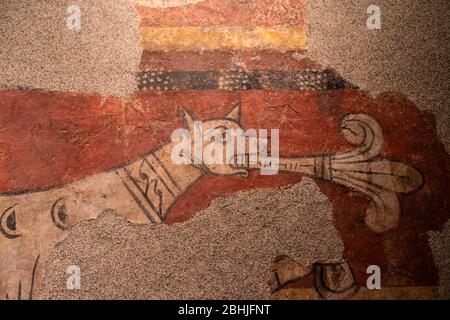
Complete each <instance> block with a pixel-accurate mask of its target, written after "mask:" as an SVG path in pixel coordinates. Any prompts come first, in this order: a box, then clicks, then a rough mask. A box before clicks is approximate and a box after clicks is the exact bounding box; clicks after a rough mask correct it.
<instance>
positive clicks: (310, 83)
mask: <svg viewBox="0 0 450 320" xmlns="http://www.w3.org/2000/svg"><path fill="white" fill-rule="evenodd" d="M137 81H138V88H139V90H141V91H145V90H262V89H282V90H314V91H315V90H335V89H357V87H356V86H354V85H353V84H351V83H349V82H347V81H346V80H344V79H343V78H342V77H341V76H340V75H339V74H338V73H336V72H335V71H334V70H332V69H325V70H316V69H304V70H296V71H258V70H255V71H247V70H244V69H240V68H235V69H229V70H224V71H162V70H146V71H142V72H140V73H139V74H138V76H137Z"/></svg>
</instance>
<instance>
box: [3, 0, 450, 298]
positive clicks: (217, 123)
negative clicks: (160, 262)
mask: <svg viewBox="0 0 450 320" xmlns="http://www.w3.org/2000/svg"><path fill="white" fill-rule="evenodd" d="M136 10H137V12H138V13H139V15H140V25H139V35H140V41H141V42H140V45H141V47H142V50H143V52H142V58H141V62H140V70H139V72H137V73H136V91H135V92H134V94H133V95H132V96H131V97H128V98H122V97H113V96H111V97H108V96H103V95H101V94H95V93H83V92H62V91H61V92H54V91H46V90H43V89H22V90H3V91H1V92H0V109H1V112H0V146H1V148H0V214H1V216H0V218H1V219H0V222H1V224H0V231H1V234H0V252H1V260H0V297H1V298H6V299H34V298H39V296H38V295H37V294H36V292H37V291H38V289H39V287H40V286H41V284H42V282H43V279H44V277H45V263H46V261H47V259H48V256H49V254H50V252H51V251H52V250H53V249H54V247H55V246H56V245H57V244H58V243H59V242H61V241H63V240H64V239H65V238H66V237H67V236H68V234H70V231H71V229H72V228H73V227H74V226H76V225H78V224H79V223H81V222H83V221H87V220H91V219H96V218H98V217H99V216H100V215H101V214H102V212H103V211H104V210H109V209H113V210H114V211H115V212H117V214H118V215H120V216H122V217H124V218H125V219H126V220H127V221H129V222H131V223H133V224H167V225H169V227H170V226H175V225H178V224H182V223H185V222H188V221H190V220H191V219H193V218H194V217H196V216H197V215H198V214H201V212H202V210H205V209H207V208H208V206H209V205H210V204H211V202H213V201H214V200H215V199H219V198H220V197H229V196H232V195H235V194H237V193H239V192H247V191H251V190H256V189H283V188H286V187H289V186H292V185H295V184H298V183H301V181H303V180H304V179H312V180H313V181H314V183H316V184H317V186H318V188H319V189H320V191H321V192H322V193H323V194H324V195H325V196H326V198H327V199H328V200H329V201H330V203H331V205H332V213H333V224H334V226H335V228H336V230H337V232H338V233H339V235H340V237H341V238H342V241H343V245H344V254H343V256H342V260H341V261H331V262H327V261H316V262H314V263H313V264H311V265H301V264H299V263H298V262H296V261H295V259H292V257H289V256H278V257H277V256H274V257H273V269H272V270H271V272H269V273H267V279H266V283H265V285H266V287H267V289H268V290H270V292H271V294H272V298H274V299H348V298H363V299H370V298H380V297H381V298H387V299H389V298H392V297H395V296H397V297H398V296H400V297H405V298H411V297H417V296H418V297H421V298H436V297H437V295H438V293H437V287H438V286H439V278H438V274H437V270H436V266H435V263H434V261H433V256H432V252H431V249H430V247H429V244H428V236H427V232H429V231H435V230H440V229H441V228H442V227H443V225H444V224H445V223H446V221H448V219H449V218H450V211H449V210H448V206H447V202H448V201H447V199H448V198H449V196H450V194H449V192H450V191H449V189H448V188H443V187H442V186H443V185H447V184H448V181H449V178H450V176H449V172H450V162H449V156H448V154H447V152H446V150H445V148H444V146H443V144H442V143H441V142H440V140H439V138H438V135H437V130H436V123H435V119H434V118H433V117H432V116H431V115H430V114H429V113H427V112H426V111H422V110H420V109H419V108H418V107H417V106H415V105H414V104H413V103H412V102H411V101H409V100H408V99H407V98H406V97H404V96H403V95H402V94H401V93H395V92H393V93H384V94H380V95H378V96H377V97H373V96H371V95H370V93H368V92H365V91H362V90H360V89H359V88H358V84H357V83H351V82H350V81H347V80H346V79H345V78H344V77H342V76H341V75H340V74H339V73H338V72H336V71H335V70H334V69H333V68H332V66H322V65H321V64H320V63H318V62H315V61H312V60H310V59H309V58H307V57H304V56H303V53H304V52H307V51H308V42H307V33H308V32H307V12H306V6H305V4H304V2H303V1H301V0H291V1H285V0H276V1H266V0H259V1H249V2H242V1H238V0H228V1H218V0H211V1H172V2H170V3H169V1H162V2H161V1H137V3H136ZM196 120H201V121H203V125H204V126H205V127H206V128H211V129H212V128H222V130H224V131H225V130H227V129H243V130H246V129H248V128H254V129H272V128H273V129H275V128H277V129H279V130H280V160H279V172H278V174H276V175H271V176H264V175H261V174H260V172H259V169H261V167H262V166H264V164H262V163H257V164H250V163H248V162H244V163H243V164H242V165H240V166H233V165H222V166H218V167H217V166H214V167H213V166H211V165H208V164H205V163H201V164H199V165H193V164H184V165H176V164H174V163H173V162H172V160H171V157H170V154H171V150H172V149H173V142H171V140H170V139H171V134H172V132H173V131H174V130H176V129H178V128H186V129H188V130H189V131H190V132H192V131H193V126H194V124H193V123H194V121H196ZM236 156H244V157H245V156H248V154H236ZM298 254H301V253H298ZM250 258H251V257H250ZM370 265H378V266H380V268H381V269H382V270H383V289H382V290H380V291H377V292H371V291H368V290H367V289H366V288H365V285H366V279H367V276H368V275H367V268H368V266H370Z"/></svg>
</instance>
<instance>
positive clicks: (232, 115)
mask: <svg viewBox="0 0 450 320" xmlns="http://www.w3.org/2000/svg"><path fill="white" fill-rule="evenodd" d="M225 118H227V119H231V120H234V121H236V122H239V121H240V119H241V103H239V104H237V105H236V106H235V107H234V108H233V110H231V111H230V112H229V113H228V114H227V115H226V116H225Z"/></svg>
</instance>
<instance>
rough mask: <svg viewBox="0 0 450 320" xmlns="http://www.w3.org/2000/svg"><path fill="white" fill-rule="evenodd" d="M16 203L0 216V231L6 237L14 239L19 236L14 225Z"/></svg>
mask: <svg viewBox="0 0 450 320" xmlns="http://www.w3.org/2000/svg"><path fill="white" fill-rule="evenodd" d="M15 206H16V205H13V206H11V207H9V208H8V209H6V210H5V211H3V212H2V215H1V217H0V232H1V233H2V234H3V235H4V236H5V237H6V238H8V239H15V238H18V237H20V236H21V234H20V232H19V231H18V230H17V225H16V210H14V208H15Z"/></svg>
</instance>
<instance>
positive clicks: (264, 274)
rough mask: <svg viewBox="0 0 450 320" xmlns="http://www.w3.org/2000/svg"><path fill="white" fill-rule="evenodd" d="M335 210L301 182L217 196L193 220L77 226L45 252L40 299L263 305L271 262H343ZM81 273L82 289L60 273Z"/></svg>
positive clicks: (109, 216)
mask: <svg viewBox="0 0 450 320" xmlns="http://www.w3.org/2000/svg"><path fill="white" fill-rule="evenodd" d="M343 251H344V244H343V242H342V240H341V238H340V236H339V234H338V231H337V230H336V228H335V227H334V224H333V217H332V205H331V203H330V201H329V200H328V199H327V197H326V196H324V195H323V194H322V193H321V192H320V191H319V188H318V187H317V185H316V184H315V183H314V182H313V181H312V180H311V179H308V178H304V179H303V180H302V182H300V183H299V184H297V185H294V186H291V187H286V188H281V189H278V190H277V189H255V190H252V191H249V192H240V193H237V194H234V195H232V196H230V197H222V198H217V199H215V200H214V201H213V202H212V204H211V205H210V206H209V207H208V208H207V209H206V210H204V211H202V212H200V213H199V214H198V215H197V216H196V217H194V218H193V219H192V220H190V221H188V222H185V223H177V224H174V225H133V224H130V223H128V222H126V221H125V220H124V219H122V218H120V217H119V216H117V215H116V214H114V213H104V214H102V215H101V216H100V217H99V218H98V219H97V220H91V221H88V222H83V223H81V224H80V225H78V226H76V227H74V228H73V229H72V231H71V232H70V235H69V236H68V238H67V239H66V240H65V241H63V242H61V243H60V244H58V245H57V246H56V247H55V249H54V250H53V251H52V253H51V255H50V258H49V262H48V264H47V268H46V278H45V281H44V285H43V288H42V291H41V292H40V298H43V299H268V298H270V296H271V290H270V286H269V275H270V271H271V268H272V266H273V263H274V261H275V259H276V258H277V257H279V256H288V257H290V258H291V259H293V260H295V261H296V262H297V263H299V264H300V265H304V266H308V265H311V264H312V263H314V262H317V261H320V262H326V261H330V262H338V261H341V259H342V255H343ZM70 265H78V266H79V267H80V268H81V277H82V280H81V290H75V291H69V290H67V289H66V274H65V270H66V268H67V267H68V266H70Z"/></svg>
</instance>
